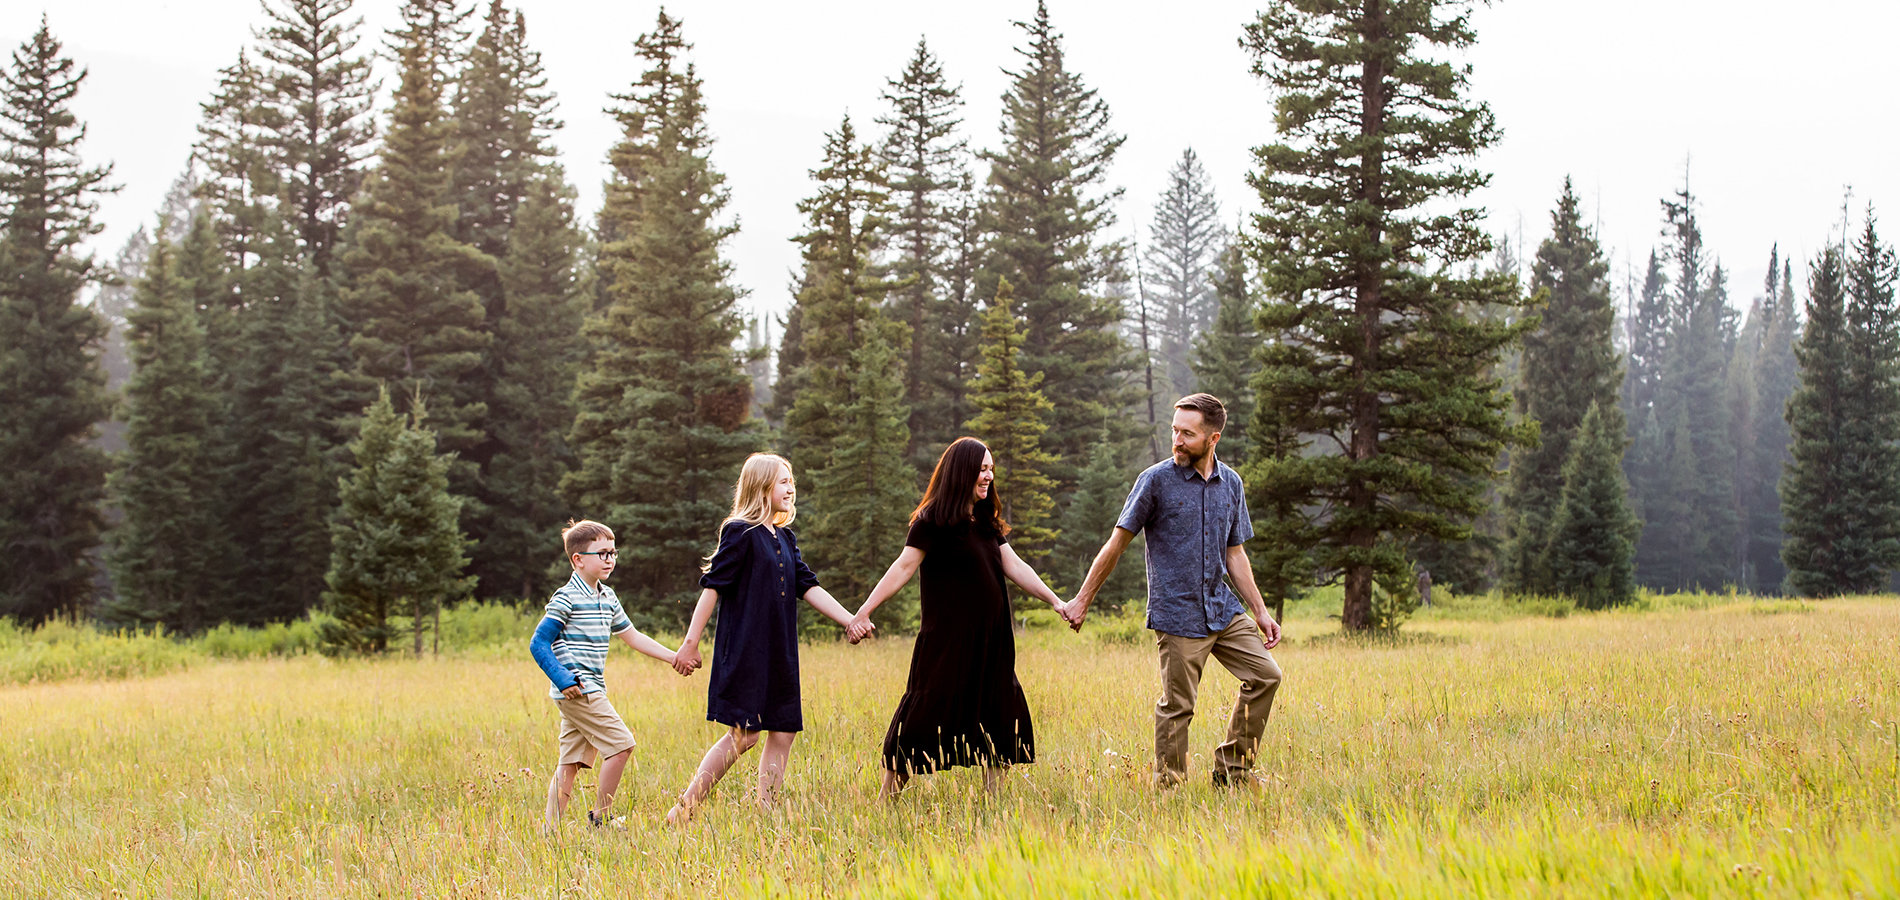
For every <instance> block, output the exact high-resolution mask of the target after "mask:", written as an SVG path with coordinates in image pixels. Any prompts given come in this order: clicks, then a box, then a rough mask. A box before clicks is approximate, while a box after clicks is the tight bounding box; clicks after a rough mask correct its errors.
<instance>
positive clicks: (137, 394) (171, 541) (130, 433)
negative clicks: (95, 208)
mask: <svg viewBox="0 0 1900 900" xmlns="http://www.w3.org/2000/svg"><path fill="white" fill-rule="evenodd" d="M193 234H194V236H195V237H196V238H197V241H198V242H199V243H200V244H202V245H205V246H207V247H208V249H209V250H210V252H211V253H212V254H216V253H217V252H218V248H217V244H216V242H215V236H214V235H213V233H212V231H211V229H210V225H209V221H208V219H206V218H204V217H200V219H199V225H198V226H194V228H193ZM146 273H147V274H146V277H145V278H144V279H143V280H142V281H141V282H140V283H139V289H138V297H137V300H136V306H135V307H134V309H133V310H132V311H131V313H130V314H129V316H128V317H127V318H128V321H129V324H130V326H131V330H130V335H129V338H130V342H131V350H132V361H133V366H134V371H133V375H132V380H131V382H130V383H129V384H128V385H127V386H126V403H127V406H128V408H129V413H128V415H127V418H126V444H127V447H126V453H125V457H124V458H123V459H122V460H121V461H120V464H119V468H118V471H116V472H115V473H114V474H113V478H112V496H113V499H114V500H115V501H116V502H117V504H118V506H119V508H120V509H121V510H122V511H123V513H124V519H123V520H122V521H121V522H120V523H119V525H118V526H117V527H116V528H115V529H114V531H113V533H112V547H111V550H110V553H109V555H108V558H107V563H108V566H109V567H110V569H111V571H112V575H113V583H114V586H115V587H116V588H117V596H116V597H115V599H114V600H113V602H112V603H110V604H109V605H108V607H107V610H106V614H107V617H108V618H111V619H115V620H118V621H121V622H125V623H128V624H162V625H164V626H165V627H167V628H169V629H171V630H173V631H183V632H186V633H192V632H196V631H199V630H201V629H203V628H205V627H207V626H209V625H211V624H213V623H214V620H215V617H216V613H217V610H216V607H215V605H216V604H217V602H218V599H219V597H220V596H221V594H222V593H223V591H222V589H223V588H224V587H225V584H224V582H223V580H222V572H221V570H222V567H223V565H224V564H225V562H226V560H227V559H228V550H229V549H230V548H229V547H228V546H227V545H226V543H225V538H226V535H225V534H224V532H223V522H222V521H221V520H220V518H219V516H218V512H219V510H218V509H217V504H216V498H217V492H216V490H215V487H216V482H215V478H214V476H215V475H216V471H215V469H214V468H213V465H212V460H211V459H210V458H209V457H208V456H207V454H206V452H205V450H206V443H207V438H208V437H209V436H210V434H211V430H212V428H211V426H212V416H213V413H214V397H213V394H212V393H211V390H210V388H209V386H208V385H207V384H206V379H205V365H204V361H205V356H204V349H205V347H204V329H203V327H202V326H200V325H199V323H198V311H197V309H195V308H194V304H193V302H192V296H193V294H194V293H195V290H194V285H192V284H191V283H190V281H189V280H188V279H183V278H181V277H180V274H181V273H180V267H179V265H178V261H177V259H176V256H175V253H174V251H173V248H172V246H171V245H170V244H169V243H164V242H161V243H159V244H158V245H156V246H155V247H154V248H153V250H152V258H151V261H150V263H149V264H148V265H147V266H146ZM210 274H212V275H213V276H214V277H215V276H222V274H223V272H222V269H221V267H220V268H219V269H217V270H214V272H213V273H210Z"/></svg>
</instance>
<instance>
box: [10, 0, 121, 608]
mask: <svg viewBox="0 0 1900 900" xmlns="http://www.w3.org/2000/svg"><path fill="white" fill-rule="evenodd" d="M85 78H86V73H85V71H84V70H79V71H74V68H73V61H72V60H71V59H70V58H68V57H66V56H62V55H61V49H60V43H59V41H58V40H57V39H55V38H54V37H53V35H52V32H51V31H50V30H49V29H48V28H47V26H46V21H45V17H44V16H42V17H41V20H40V27H39V30H38V31H36V32H34V34H33V36H32V37H30V38H28V39H27V40H26V42H25V43H23V44H21V45H20V47H19V48H18V49H16V50H15V51H14V52H13V58H12V65H11V66H10V67H8V68H7V69H6V70H5V72H4V73H3V74H0V409H4V410H6V414H5V415H4V416H0V547H5V548H6V565H5V566H4V567H0V616H13V617H16V618H19V619H22V620H25V621H28V622H38V621H41V620H44V619H46V618H47V617H49V616H52V615H54V614H57V613H68V614H76V613H78V612H80V611H81V610H82V609H83V607H84V606H85V605H86V603H87V602H88V601H89V600H90V598H91V596H92V590H93V579H94V568H95V567H94V560H93V554H94V551H95V550H96V548H97V547H98V544H99V533H100V528H101V524H102V523H101V521H100V514H99V501H100V499H101V498H102V497H103V496H104V493H105V482H106V469H107V462H106V458H105V454H103V453H102V452H100V451H99V450H98V449H97V448H96V447H94V446H92V444H91V440H92V438H93V436H94V435H95V433H96V428H95V424H94V423H97V422H99V421H101V420H103V419H104V418H106V415H107V413H108V411H109V409H110V405H109V403H108V402H107V399H106V394H105V372H104V371H103V370H102V369H100V367H99V361H98V358H97V353H98V350H99V347H100V343H101V342H102V341H103V340H104V338H105V334H106V325H105V322H104V321H103V320H102V319H100V317H99V315H98V313H97V312H95V311H94V310H93V309H92V308H91V307H88V306H82V305H80V304H79V302H78V300H79V289H80V287H81V286H83V285H84V284H86V283H87V282H88V281H92V280H94V279H96V278H97V274H96V273H95V271H94V261H93V258H92V257H91V255H89V254H87V253H86V252H85V249H84V246H83V245H84V242H85V240H86V239H87V238H88V237H91V236H92V235H95V234H98V233H99V231H100V228H101V226H100V225H98V224H97V223H95V222H94V221H93V214H94V213H95V212H96V211H97V209H98V200H97V198H98V196H99V195H100V194H102V193H105V192H107V191H110V190H114V188H110V187H108V186H107V185H106V179H107V178H108V177H110V172H111V167H110V166H105V167H88V166H86V165H84V164H83V163H82V162H81V160H80V158H79V152H78V148H79V142H80V141H81V140H82V139H83V138H84V137H85V134H86V129H85V126H83V125H81V124H80V123H79V120H78V119H77V118H76V117H75V116H74V115H73V111H72V102H73V97H74V95H76V94H77V93H78V92H79V85H80V83H81V82H82V81H84V80H85Z"/></svg>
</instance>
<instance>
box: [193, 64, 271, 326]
mask: <svg viewBox="0 0 1900 900" xmlns="http://www.w3.org/2000/svg"><path fill="white" fill-rule="evenodd" d="M271 88H272V86H271V85H270V84H269V83H268V82H267V81H266V78H265V75H264V73H263V71H262V70H260V69H258V68H257V66H255V65H253V64H252V63H251V58H250V54H249V53H248V52H244V51H240V52H239V53H238V58H237V62H235V63H233V64H231V65H230V66H229V67H227V68H224V69H220V70H218V89H217V91H216V92H215V93H213V94H212V96H211V99H210V100H208V101H206V102H204V103H201V104H199V108H200V109H201V110H202V111H203V117H202V118H201V119H200V120H199V122H198V142H197V143H196V144H195V145H193V147H192V159H193V160H194V161H195V162H197V163H199V164H200V165H202V166H203V167H204V171H205V177H204V179H203V180H202V181H200V182H199V183H198V184H197V185H196V187H195V190H194V191H193V192H192V193H193V196H194V197H196V198H198V199H199V200H202V201H204V202H205V203H207V204H209V205H210V211H211V215H212V216H213V222H214V223H215V224H216V225H217V230H218V235H219V237H220V238H221V240H222V243H223V246H224V250H225V252H226V253H227V254H228V255H229V256H230V258H231V266H230V269H231V272H232V273H233V281H234V283H235V284H236V286H237V291H236V293H237V294H238V296H240V297H242V296H245V295H246V294H247V293H248V291H247V290H246V289H245V285H246V282H247V281H248V278H247V277H246V275H247V273H249V272H250V271H251V270H252V269H253V268H255V267H256V266H257V265H258V264H259V263H260V262H261V261H262V258H263V254H264V252H265V249H266V247H267V246H269V245H270V244H272V243H273V242H275V241H276V240H277V236H276V235H273V234H268V233H266V232H265V229H266V228H267V227H270V226H271V225H273V224H281V223H280V222H279V221H277V220H273V218H272V216H273V214H274V213H277V210H278V202H279V196H278V195H279V192H280V191H282V190H283V186H284V184H283V175H284V173H283V172H282V171H280V169H279V168H278V167H279V165H280V163H281V160H280V159H279V158H278V156H277V154H276V153H275V152H274V150H273V148H272V146H271V138H272V135H273V134H274V133H275V132H276V131H277V130H278V129H279V128H281V127H282V124H283V123H281V122H280V121H278V120H277V119H276V115H277V110H275V109H273V108H272V107H271V106H270V105H269V102H268V101H269V100H270V97H271ZM279 215H280V213H279Z"/></svg>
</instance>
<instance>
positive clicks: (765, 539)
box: [699, 522, 818, 731]
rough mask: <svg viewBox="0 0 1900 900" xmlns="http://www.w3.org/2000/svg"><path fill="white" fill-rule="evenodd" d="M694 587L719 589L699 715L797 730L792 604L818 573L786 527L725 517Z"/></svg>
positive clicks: (799, 713) (800, 717)
mask: <svg viewBox="0 0 1900 900" xmlns="http://www.w3.org/2000/svg"><path fill="white" fill-rule="evenodd" d="M699 586H700V587H705V588H712V589H713V590H715V591H718V592H719V619H718V628H719V630H718V632H717V633H715V634H714V635H713V660H712V678H711V683H710V684H708V685H707V687H706V718H707V719H708V720H709V721H713V722H718V723H720V724H722V725H730V726H735V727H738V728H743V729H746V730H747V731H803V730H805V716H804V711H803V708H802V706H801V704H800V697H799V690H798V604H799V602H800V601H799V598H800V597H803V596H804V595H805V592H806V591H808V590H811V589H812V588H814V587H817V586H818V576H816V575H814V574H812V571H811V569H810V568H809V567H807V566H806V565H805V559H804V557H802V556H800V555H799V553H798V539H797V538H796V537H794V536H793V535H792V531H791V529H789V528H780V529H778V531H777V533H776V534H775V533H773V531H772V529H769V528H767V527H765V526H764V525H753V524H751V523H748V522H727V523H726V524H725V526H724V527H722V528H720V529H719V549H718V550H717V551H714V553H713V558H712V562H711V564H709V565H708V567H707V569H706V572H705V574H703V575H701V576H699Z"/></svg>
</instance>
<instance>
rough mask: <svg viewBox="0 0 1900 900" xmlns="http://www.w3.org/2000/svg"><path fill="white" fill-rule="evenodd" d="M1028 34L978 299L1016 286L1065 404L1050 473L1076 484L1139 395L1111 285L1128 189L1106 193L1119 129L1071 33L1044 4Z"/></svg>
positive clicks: (988, 212)
mask: <svg viewBox="0 0 1900 900" xmlns="http://www.w3.org/2000/svg"><path fill="white" fill-rule="evenodd" d="M1016 26H1017V27H1018V28H1021V29H1022V30H1023V32H1024V33H1025V35H1027V38H1028V45H1027V46H1026V47H1022V48H1018V50H1017V53H1018V54H1020V55H1021V56H1022V57H1023V60H1024V64H1023V66H1022V68H1021V69H1019V70H1017V71H1014V72H1010V73H1008V74H1009V76H1010V79H1011V82H1010V87H1009V90H1008V91H1007V92H1006V93H1004V95H1003V121H1002V132H1003V146H1002V148H1001V149H999V150H994V151H984V152H983V153H981V154H979V155H980V156H981V157H982V158H983V159H984V160H986V161H987V162H989V164H990V174H989V185H988V190H987V192H986V193H985V195H984V198H983V208H982V220H981V221H982V229H983V231H984V232H985V234H986V235H987V238H988V243H987V246H986V247H985V250H984V262H983V266H984V270H985V272H984V274H983V276H982V281H981V287H980V288H979V293H980V294H982V295H988V296H994V293H993V291H994V285H995V284H996V281H997V279H998V278H1001V277H1007V278H1009V280H1010V283H1011V284H1012V285H1013V286H1014V290H1015V296H1016V299H1015V301H1014V302H1015V304H1016V307H1015V312H1016V314H1017V315H1018V316H1019V317H1020V318H1022V319H1023V321H1024V323H1025V326H1026V328H1027V336H1026V339H1025V341H1024V342H1023V367H1024V368H1025V369H1027V370H1028V371H1030V372H1034V373H1036V374H1038V375H1040V376H1042V379H1043V381H1042V386H1043V391H1044V393H1046V394H1047V395H1049V396H1054V397H1061V398H1062V405H1061V406H1058V407H1056V408H1055V409H1054V410H1053V411H1052V412H1051V413H1050V415H1049V420H1048V421H1049V430H1048V433H1047V435H1045V437H1044V439H1043V445H1044V447H1045V448H1047V449H1048V450H1049V451H1050V452H1051V453H1052V454H1054V457H1055V459H1054V461H1053V462H1052V463H1051V465H1050V468H1049V470H1048V471H1049V473H1050V474H1051V475H1053V476H1055V477H1056V478H1057V479H1058V481H1061V482H1071V481H1072V480H1073V473H1074V472H1075V471H1076V470H1077V469H1079V468H1080V467H1081V465H1082V462H1083V460H1084V459H1086V458H1087V456H1088V447H1089V445H1090V444H1091V443H1093V442H1094V441H1095V440H1096V437H1097V435H1098V434H1099V432H1100V429H1101V425H1102V423H1103V422H1104V421H1110V420H1111V419H1112V418H1117V419H1118V417H1116V414H1117V413H1119V412H1120V411H1121V410H1122V409H1123V408H1124V407H1126V406H1127V405H1129V404H1130V403H1131V402H1132V401H1133V400H1134V397H1132V396H1131V395H1130V392H1129V391H1128V389H1127V388H1125V387H1124V386H1123V381H1122V378H1121V375H1122V374H1123V373H1124V372H1127V371H1129V366H1130V362H1131V360H1130V359H1129V354H1128V350H1127V348H1126V347H1125V346H1124V345H1123V343H1122V340H1121V337H1120V335H1119V334H1117V333H1116V325H1117V323H1119V322H1120V321H1121V319H1122V310H1121V307H1120V304H1117V303H1115V302H1114V301H1113V300H1112V299H1111V298H1109V297H1107V296H1104V295H1103V294H1102V293H1101V287H1102V286H1104V285H1107V284H1110V283H1113V282H1117V281H1120V280H1122V276H1121V275H1120V270H1121V267H1122V256H1123V255H1124V252H1125V248H1124V247H1123V245H1122V244H1120V243H1119V242H1114V241H1109V240H1107V239H1106V238H1105V237H1104V235H1106V234H1107V232H1108V230H1109V229H1110V228H1112V227H1113V226H1114V210H1113V204H1114V202H1115V200H1116V199H1117V198H1119V197H1120V195H1121V192H1120V191H1119V190H1111V191H1102V192H1099V193H1098V192H1097V185H1099V184H1100V183H1101V182H1102V181H1103V180H1104V179H1105V178H1106V176H1107V170H1108V167H1109V164H1110V163H1112V162H1113V161H1114V158H1115V152H1116V151H1117V150H1118V149H1120V148H1121V145H1122V140H1123V138H1122V137H1121V136H1119V135H1116V134H1114V133H1113V132H1111V131H1110V130H1109V114H1108V104H1107V103H1105V102H1104V101H1103V100H1102V99H1101V98H1100V97H1098V96H1097V95H1096V92H1095V90H1094V89H1093V88H1089V87H1086V86H1085V85H1084V84H1083V82H1082V79H1081V77H1080V76H1079V75H1077V74H1076V73H1074V72H1071V71H1069V70H1068V68H1067V66H1066V65H1065V62H1064V57H1063V50H1062V36H1061V35H1060V34H1058V33H1057V32H1056V30H1055V27H1054V26H1053V25H1052V24H1051V23H1050V21H1049V10H1048V6H1047V4H1046V3H1044V2H1042V0H1038V2H1037V4H1036V15H1035V18H1034V19H1032V20H1031V21H1029V22H1018V23H1016Z"/></svg>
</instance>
